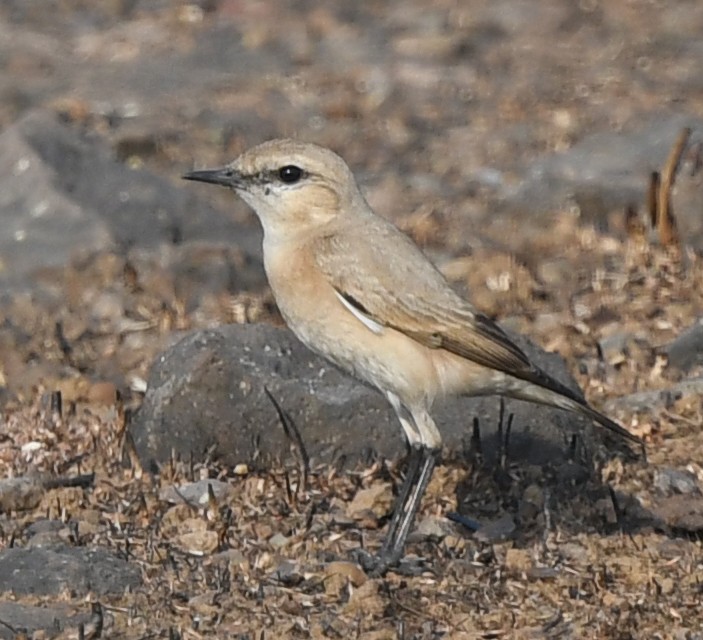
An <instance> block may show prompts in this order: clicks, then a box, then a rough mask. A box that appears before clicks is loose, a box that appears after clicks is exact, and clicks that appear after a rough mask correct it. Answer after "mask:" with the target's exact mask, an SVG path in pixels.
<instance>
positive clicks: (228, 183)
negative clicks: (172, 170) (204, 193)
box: [181, 167, 241, 188]
mask: <svg viewBox="0 0 703 640" xmlns="http://www.w3.org/2000/svg"><path fill="white" fill-rule="evenodd" d="M181 177H182V178H183V179H184V180H195V181H197V182H208V183H210V184H219V185H222V186H223V187H230V188H236V187H237V186H239V185H240V184H241V176H240V175H239V173H237V172H236V171H235V170H234V169H231V168H230V167H223V168H222V169H205V170H203V171H190V172H188V173H186V174H184V175H183V176H181Z"/></svg>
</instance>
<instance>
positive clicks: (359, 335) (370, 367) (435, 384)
mask: <svg viewBox="0 0 703 640" xmlns="http://www.w3.org/2000/svg"><path fill="white" fill-rule="evenodd" d="M279 308H280V310H281V313H282V315H283V317H284V319H285V321H286V323H287V324H288V326H289V327H290V328H291V330H292V331H293V333H295V335H296V336H297V337H298V338H299V339H300V340H301V342H303V344H305V345H306V346H307V347H308V348H309V349H311V350H312V351H314V352H315V353H317V354H319V355H321V356H323V357H325V358H327V359H328V360H330V361H331V362H333V363H334V364H335V365H337V366H338V367H340V368H341V369H343V370H344V371H346V372H348V373H350V374H352V375H353V376H355V377H356V378H359V379H361V380H363V381H365V382H367V383H369V384H371V385H373V386H375V387H377V388H378V389H380V390H381V391H383V392H387V391H391V392H392V393H394V394H396V395H397V396H398V397H399V398H400V399H401V401H402V402H403V403H404V404H406V405H414V404H422V405H425V406H426V405H428V404H431V403H432V401H433V400H434V398H435V397H436V396H437V394H438V392H439V391H440V382H439V379H438V376H437V371H436V369H435V367H434V364H433V361H432V357H431V353H430V350H429V349H427V348H426V347H424V346H422V345H420V344H419V343H417V342H415V341H414V340H412V339H410V338H408V337H407V336H405V335H404V334H402V333H400V332H398V331H395V330H393V329H390V328H388V327H384V328H383V329H382V330H381V332H379V333H376V332H375V331H372V330H371V329H370V328H369V327H367V326H366V325H364V324H363V323H362V322H361V321H360V320H359V319H357V318H356V317H355V316H353V315H352V314H351V312H349V311H348V310H347V309H345V308H344V307H343V306H342V304H341V303H340V302H339V301H338V300H336V299H331V301H330V303H329V304H327V305H326V304H324V303H323V304H320V305H319V306H317V307H316V309H315V315H314V317H313V318H311V317H310V316H308V315H306V316H305V317H302V316H301V314H300V313H297V311H298V310H297V309H296V308H286V305H285V304H281V302H280V301H279Z"/></svg>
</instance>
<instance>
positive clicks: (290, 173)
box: [278, 164, 303, 184]
mask: <svg viewBox="0 0 703 640" xmlns="http://www.w3.org/2000/svg"><path fill="white" fill-rule="evenodd" d="M278 177H279V178H280V179H281V182H285V183H286V184H293V183H295V182H298V180H300V178H302V177H303V170H302V169H301V168H300V167H296V166H295V165H294V164H288V165H286V166H285V167H281V168H280V169H279V170H278Z"/></svg>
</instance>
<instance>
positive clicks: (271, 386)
mask: <svg viewBox="0 0 703 640" xmlns="http://www.w3.org/2000/svg"><path fill="white" fill-rule="evenodd" d="M519 343H520V345H521V346H522V347H523V348H524V349H525V350H526V351H527V353H528V354H529V356H530V357H531V358H532V359H533V360H534V361H535V362H536V363H537V364H538V365H539V366H540V367H542V368H544V369H545V370H546V371H547V372H549V373H551V374H552V375H554V376H555V377H557V378H558V379H560V380H561V381H562V382H564V384H567V385H570V386H571V387H572V388H574V381H573V379H572V378H571V377H570V376H569V374H568V372H567V369H566V366H565V363H564V361H563V360H562V359H561V358H560V357H559V356H558V355H555V354H547V353H545V352H544V351H541V350H540V349H538V348H536V347H535V346H534V345H531V344H530V343H528V342H527V341H526V340H524V339H519ZM265 389H268V391H269V392H270V393H271V394H272V395H273V397H274V398H275V399H276V401H277V402H278V403H279V404H280V406H281V407H282V408H283V410H285V411H286V412H287V413H288V414H289V415H290V417H291V418H292V419H293V421H294V422H295V424H296V425H297V427H298V429H299V430H300V433H301V435H302V440H303V442H304V443H305V445H306V448H307V450H308V453H309V455H310V456H311V458H312V459H313V461H314V462H315V463H319V462H327V463H330V462H334V461H335V460H336V459H338V458H340V457H343V458H344V459H346V460H347V461H349V462H352V463H353V462H355V461H357V460H359V459H363V458H365V457H368V455H369V453H370V452H374V453H377V454H380V455H382V456H385V457H395V456H397V455H399V454H401V453H403V452H404V451H405V442H404V438H403V437H402V436H401V431H400V426H399V425H398V424H397V419H396V417H395V415H394V413H393V411H392V409H391V407H390V405H388V403H387V402H386V400H385V399H384V398H383V397H382V396H381V395H380V394H379V393H378V392H377V391H375V390H374V389H371V388H369V387H366V386H364V385H362V384H360V383H358V382H357V381H355V380H354V379H352V378H351V377H349V376H346V375H344V374H343V373H341V372H340V371H339V370H337V369H336V368H335V367H334V366H332V365H330V364H329V363H328V362H326V361H325V360H323V359H321V358H319V357H318V356H316V355H314V354H313V353H312V352H311V351H309V350H308V349H307V348H305V347H304V346H303V345H302V344H301V343H300V342H299V341H298V340H297V339H296V338H295V337H294V336H293V334H292V333H291V332H290V331H288V330H287V329H279V328H275V327H272V326H270V325H264V324H259V325H231V326H224V327H221V328H219V329H214V330H208V331H202V332H196V333H192V334H190V335H188V336H186V337H185V338H184V339H183V340H182V341H181V342H179V343H178V344H176V345H175V346H174V347H173V348H171V349H169V350H168V351H166V352H165V353H163V354H162V355H161V356H160V357H158V358H157V360H156V362H155V365H154V368H153V370H152V372H151V376H150V378H149V383H148V391H147V394H146V397H145V399H144V403H143V405H142V407H141V408H140V410H139V413H138V414H137V416H136V418H135V422H134V425H133V428H132V433H133V436H134V439H135V443H136V445H137V449H138V451H139V453H140V455H141V456H142V458H143V459H144V460H145V461H151V460H152V459H153V460H156V461H159V462H164V461H167V460H168V459H169V457H170V456H171V452H172V451H175V452H176V453H177V454H179V455H180V456H182V457H183V458H184V459H188V458H189V457H190V456H193V457H194V458H195V459H196V460H197V459H201V458H202V457H203V456H204V455H205V452H206V451H207V452H210V453H211V455H214V456H215V457H216V458H221V459H222V460H224V461H226V462H227V463H228V464H230V465H236V464H238V463H241V462H245V463H251V462H255V461H256V462H258V461H264V460H270V459H271V458H274V459H285V458H286V457H287V456H289V455H290V453H289V452H290V449H291V446H292V443H291V442H290V441H289V440H288V438H287V437H286V435H285V433H284V430H283V428H282V426H281V424H280V420H279V418H278V415H277V412H276V408H275V407H274V405H273V404H272V402H271V400H270V398H269V397H268V396H267V394H266V391H265ZM509 413H512V414H514V420H513V429H512V435H511V437H510V443H509V446H510V448H511V451H512V452H514V453H515V455H516V456H519V457H520V458H521V459H523V460H524V461H529V462H532V463H536V464H538V463H543V462H546V461H550V460H551V461H553V460H555V459H557V458H560V457H564V456H565V451H566V445H567V442H568V441H569V437H570V434H572V433H574V432H575V431H578V432H579V433H581V434H583V435H584V437H585V440H586V441H587V442H589V443H590V442H591V433H592V428H591V426H590V425H589V424H588V423H587V421H584V420H582V419H581V418H579V417H576V416H573V415H570V414H568V413H566V412H563V411H558V410H554V409H549V408H546V407H541V406H537V405H533V404H530V403H524V402H517V401H509V402H508V403H507V409H506V417H507V415H508V414H509ZM434 415H435V416H436V419H437V423H438V425H440V429H441V431H442V434H443V438H444V442H445V444H446V445H447V446H449V447H450V448H451V449H458V448H461V447H463V446H465V445H466V444H467V443H468V441H469V439H470V436H471V432H472V421H473V419H474V418H478V420H479V426H480V430H481V439H482V444H483V447H484V453H485V454H486V455H488V456H490V455H492V453H494V452H495V449H496V434H497V428H498V424H499V400H498V399H497V398H495V397H487V398H478V399H455V398H451V399H447V400H446V401H442V402H437V406H436V410H435V411H434Z"/></svg>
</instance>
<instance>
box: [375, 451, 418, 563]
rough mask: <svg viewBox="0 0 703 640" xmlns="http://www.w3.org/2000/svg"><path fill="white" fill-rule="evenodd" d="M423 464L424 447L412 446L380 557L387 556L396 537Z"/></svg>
mask: <svg viewBox="0 0 703 640" xmlns="http://www.w3.org/2000/svg"><path fill="white" fill-rule="evenodd" d="M421 463H422V445H420V444H419V443H417V444H412V445H410V455H409V456H408V468H407V469H406V471H405V480H403V484H402V485H401V487H400V491H399V492H398V497H397V498H396V501H395V506H394V507H393V515H392V516H391V521H390V524H389V525H388V533H387V534H386V539H385V541H384V543H383V547H382V548H381V551H380V553H379V555H380V556H383V555H385V554H386V553H387V552H388V550H389V548H390V545H391V544H392V542H393V539H394V538H395V536H396V532H397V530H398V526H399V525H400V521H401V519H402V517H403V513H404V511H405V504H406V503H407V501H408V496H409V495H410V492H411V491H412V488H413V485H415V484H416V483H417V480H418V478H419V476H420V465H421Z"/></svg>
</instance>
